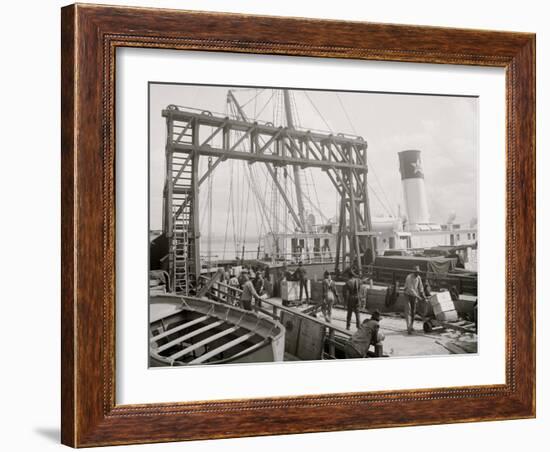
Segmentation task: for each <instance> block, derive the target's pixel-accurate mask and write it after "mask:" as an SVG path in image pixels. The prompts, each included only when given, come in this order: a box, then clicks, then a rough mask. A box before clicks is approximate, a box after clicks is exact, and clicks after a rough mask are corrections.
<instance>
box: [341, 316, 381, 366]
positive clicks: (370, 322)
mask: <svg viewBox="0 0 550 452" xmlns="http://www.w3.org/2000/svg"><path fill="white" fill-rule="evenodd" d="M384 339H385V337H384V334H383V333H382V332H380V311H379V310H378V309H377V310H376V311H374V312H373V313H372V315H371V318H370V319H365V320H364V321H363V323H362V324H361V326H360V327H359V328H358V329H357V331H356V332H355V333H353V335H352V336H351V338H350V339H349V341H348V343H347V344H346V345H345V348H344V349H345V352H346V358H348V359H349V358H366V357H367V354H368V351H369V348H370V346H371V345H374V348H375V354H376V356H382V341H383V340H384Z"/></svg>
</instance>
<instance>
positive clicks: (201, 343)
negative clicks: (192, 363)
mask: <svg viewBox="0 0 550 452" xmlns="http://www.w3.org/2000/svg"><path fill="white" fill-rule="evenodd" d="M239 328H240V326H233V327H231V328H227V329H226V330H223V331H221V332H219V333H217V334H214V335H212V336H209V337H207V338H206V339H203V340H202V341H199V342H197V343H196V344H193V345H190V346H189V347H185V348H184V349H183V350H181V351H179V352H177V353H174V354H173V355H171V356H170V360H171V361H175V360H176V359H178V358H181V357H182V356H185V355H187V354H188V353H191V352H192V351H194V350H196V349H197V348H200V347H203V346H205V345H207V344H209V343H210V342H214V341H215V340H217V339H220V338H222V337H224V336H227V335H228V334H231V333H234V332H235V331H237V330H238V329H239Z"/></svg>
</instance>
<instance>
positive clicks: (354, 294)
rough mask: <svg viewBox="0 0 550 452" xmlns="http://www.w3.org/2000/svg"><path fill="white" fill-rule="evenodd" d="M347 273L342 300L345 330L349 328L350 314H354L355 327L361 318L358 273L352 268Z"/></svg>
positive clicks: (358, 324) (358, 325)
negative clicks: (344, 307) (345, 308)
mask: <svg viewBox="0 0 550 452" xmlns="http://www.w3.org/2000/svg"><path fill="white" fill-rule="evenodd" d="M349 275H350V277H349V279H348V281H347V282H346V284H344V300H345V302H346V306H347V315H346V330H349V329H350V326H351V316H352V314H355V324H356V326H357V329H359V327H360V326H361V319H360V316H359V290H360V287H361V281H360V280H359V275H358V274H357V273H355V272H354V271H353V270H350V272H349Z"/></svg>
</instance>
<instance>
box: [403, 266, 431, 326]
mask: <svg viewBox="0 0 550 452" xmlns="http://www.w3.org/2000/svg"><path fill="white" fill-rule="evenodd" d="M413 270H414V271H413V273H410V274H408V275H407V278H406V279H405V295H406V296H407V299H408V303H405V321H406V323H407V333H408V334H412V332H413V331H414V326H413V325H414V317H415V315H416V304H417V302H418V300H420V301H423V302H426V295H425V294H424V286H423V285H422V278H421V277H420V267H419V266H418V265H417V266H416V267H414V269H413ZM422 312H424V310H423V311H422Z"/></svg>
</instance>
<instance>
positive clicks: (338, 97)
mask: <svg viewBox="0 0 550 452" xmlns="http://www.w3.org/2000/svg"><path fill="white" fill-rule="evenodd" d="M335 94H336V98H337V99H338V102H339V103H340V107H342V111H343V112H344V115H345V116H346V119H347V120H348V123H349V125H350V128H351V130H352V132H353V133H354V134H355V135H358V134H357V131H356V130H355V127H354V125H353V122H352V120H351V118H350V116H349V115H348V112H347V110H346V108H345V106H344V103H343V102H342V99H341V98H340V95H339V94H338V92H335ZM367 165H368V166H369V169H370V170H371V171H372V174H373V175H374V179H375V180H376V183H377V184H378V186H379V187H380V190H381V191H382V195H383V196H384V199H385V200H386V202H387V205H384V203H383V202H382V200H381V199H380V198H379V197H378V195H377V194H376V193H374V190H373V193H374V195H375V196H376V198H377V199H378V201H379V202H380V205H381V206H382V207H383V208H384V209H385V210H386V212H388V213H389V214H390V216H392V217H395V215H394V213H393V209H391V207H390V206H391V203H390V201H389V199H388V196H387V195H386V192H385V191H384V187H383V186H382V183H381V182H380V179H379V178H378V175H377V174H376V171H375V168H374V166H372V165H371V164H370V161H369V157H368V155H367ZM371 190H372V188H371Z"/></svg>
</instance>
